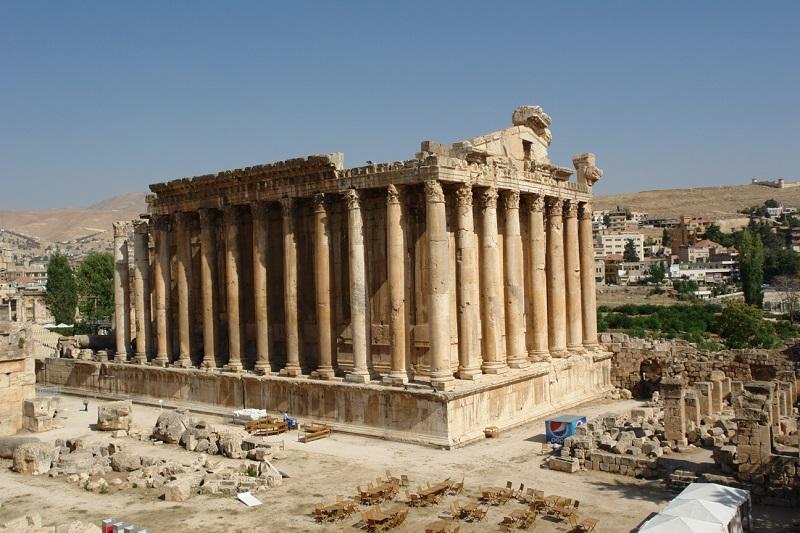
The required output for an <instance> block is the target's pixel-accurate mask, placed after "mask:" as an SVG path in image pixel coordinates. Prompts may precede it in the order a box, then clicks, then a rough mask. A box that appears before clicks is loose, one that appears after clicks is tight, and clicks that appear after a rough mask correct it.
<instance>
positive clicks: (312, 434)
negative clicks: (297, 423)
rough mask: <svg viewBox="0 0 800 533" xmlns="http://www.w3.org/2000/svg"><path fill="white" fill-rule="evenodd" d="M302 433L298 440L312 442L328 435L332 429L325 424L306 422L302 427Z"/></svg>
mask: <svg viewBox="0 0 800 533" xmlns="http://www.w3.org/2000/svg"><path fill="white" fill-rule="evenodd" d="M302 431H303V434H302V435H300V436H299V438H298V440H299V441H300V442H313V441H315V440H319V439H324V438H326V437H330V436H331V434H332V433H333V429H332V428H331V427H330V426H328V425H325V424H308V425H306V426H303V428H302Z"/></svg>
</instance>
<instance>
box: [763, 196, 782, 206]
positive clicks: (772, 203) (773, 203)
mask: <svg viewBox="0 0 800 533" xmlns="http://www.w3.org/2000/svg"><path fill="white" fill-rule="evenodd" d="M780 206H781V204H780V202H778V200H776V199H775V198H770V199H769V200H767V201H766V202H764V207H772V208H775V207H780Z"/></svg>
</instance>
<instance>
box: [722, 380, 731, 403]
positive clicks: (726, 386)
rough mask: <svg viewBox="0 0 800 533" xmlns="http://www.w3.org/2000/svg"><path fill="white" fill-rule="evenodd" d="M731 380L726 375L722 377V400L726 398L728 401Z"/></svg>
mask: <svg viewBox="0 0 800 533" xmlns="http://www.w3.org/2000/svg"><path fill="white" fill-rule="evenodd" d="M731 381H732V380H731V378H729V377H728V376H725V377H724V378H722V399H723V400H725V399H727V400H728V401H730V395H731Z"/></svg>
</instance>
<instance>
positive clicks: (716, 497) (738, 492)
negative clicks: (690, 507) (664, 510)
mask: <svg viewBox="0 0 800 533" xmlns="http://www.w3.org/2000/svg"><path fill="white" fill-rule="evenodd" d="M675 499H676V500H705V501H709V502H715V503H722V504H726V505H727V504H733V505H736V506H739V505H742V504H743V503H745V502H747V501H748V500H750V493H749V492H748V491H746V490H743V489H735V488H733V487H726V486H725V485H717V484H716V483H692V484H691V485H689V486H688V487H686V488H685V489H683V491H682V492H681V493H680V494H678V495H677V496H675Z"/></svg>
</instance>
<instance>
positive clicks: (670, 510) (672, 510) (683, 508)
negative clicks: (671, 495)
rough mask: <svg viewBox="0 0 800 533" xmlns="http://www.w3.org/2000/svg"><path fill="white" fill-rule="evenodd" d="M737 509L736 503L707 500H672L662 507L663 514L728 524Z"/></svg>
mask: <svg viewBox="0 0 800 533" xmlns="http://www.w3.org/2000/svg"><path fill="white" fill-rule="evenodd" d="M737 509H738V507H737V506H735V505H734V506H728V505H725V504H722V503H715V502H709V501H705V500H672V501H671V502H669V503H668V504H667V506H666V507H664V508H663V509H661V514H666V515H671V516H685V517H687V518H695V519H697V520H702V521H704V522H716V523H717V524H722V525H723V526H726V525H728V523H730V521H731V520H732V519H733V517H734V516H736V511H737Z"/></svg>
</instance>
